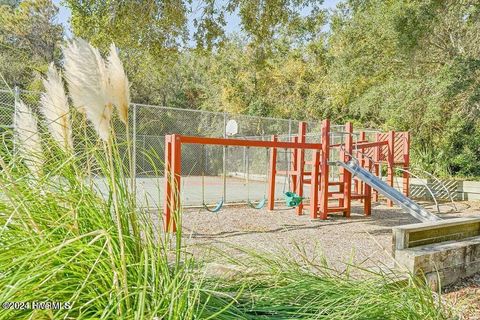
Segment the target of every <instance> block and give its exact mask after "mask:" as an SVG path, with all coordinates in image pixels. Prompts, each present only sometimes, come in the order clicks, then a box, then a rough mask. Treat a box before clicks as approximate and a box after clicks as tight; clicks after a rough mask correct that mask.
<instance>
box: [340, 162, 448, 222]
mask: <svg viewBox="0 0 480 320" xmlns="http://www.w3.org/2000/svg"><path fill="white" fill-rule="evenodd" d="M335 164H336V165H338V166H341V167H343V168H345V169H346V170H348V171H350V172H351V173H352V174H353V175H354V176H357V177H358V178H359V179H360V180H362V181H363V182H365V183H366V184H368V185H369V186H371V187H372V188H374V189H375V190H377V191H378V192H379V193H380V194H382V195H383V196H385V197H387V198H388V199H390V200H392V201H393V202H395V203H396V204H397V205H399V206H400V207H402V209H404V210H405V211H407V212H408V213H409V214H410V215H411V216H413V217H415V218H417V219H418V220H420V221H423V222H425V221H439V220H442V219H441V218H439V217H438V216H436V215H435V214H433V213H430V212H428V211H427V210H425V209H424V208H423V207H422V206H420V205H419V204H417V203H416V202H415V201H412V200H411V199H410V198H408V197H406V196H404V195H403V194H402V193H401V192H399V191H398V190H397V189H395V188H393V187H391V186H389V185H388V184H386V183H385V182H383V181H382V180H381V179H379V178H378V177H377V176H375V175H374V174H372V173H371V172H369V171H368V170H366V169H364V168H362V167H361V166H359V164H358V161H356V159H353V160H350V161H348V162H342V161H336V162H335Z"/></svg>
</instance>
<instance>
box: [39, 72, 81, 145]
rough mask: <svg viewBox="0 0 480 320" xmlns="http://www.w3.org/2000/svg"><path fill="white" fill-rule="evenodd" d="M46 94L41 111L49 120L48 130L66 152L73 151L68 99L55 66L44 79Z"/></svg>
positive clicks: (44, 94) (41, 101)
mask: <svg viewBox="0 0 480 320" xmlns="http://www.w3.org/2000/svg"><path fill="white" fill-rule="evenodd" d="M43 85H44V87H45V92H44V93H42V96H41V98H40V103H41V106H42V108H41V111H42V113H43V114H44V115H45V118H46V119H47V125H48V129H49V130H50V133H51V134H52V136H53V138H54V139H55V140H56V141H57V142H58V143H59V144H60V147H62V148H63V149H64V150H65V151H67V150H68V149H70V150H71V149H72V147H73V145H72V128H71V125H70V118H69V108H68V98H67V95H66V94H65V88H64V86H63V81H62V77H61V76H60V74H59V73H58V71H57V69H56V68H55V66H54V65H53V63H52V64H50V66H49V68H48V72H47V77H46V79H43Z"/></svg>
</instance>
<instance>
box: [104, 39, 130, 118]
mask: <svg viewBox="0 0 480 320" xmlns="http://www.w3.org/2000/svg"><path fill="white" fill-rule="evenodd" d="M107 69H108V76H109V79H110V88H111V90H112V93H111V97H112V102H113V104H114V105H115V106H116V107H117V110H118V114H119V117H120V120H122V121H123V123H125V125H128V123H127V121H128V106H129V104H130V92H129V88H128V79H127V76H126V74H125V70H124V69H123V64H122V62H121V61H120V58H119V57H118V53H117V48H116V47H115V44H113V43H112V44H111V45H110V55H109V56H108V66H107Z"/></svg>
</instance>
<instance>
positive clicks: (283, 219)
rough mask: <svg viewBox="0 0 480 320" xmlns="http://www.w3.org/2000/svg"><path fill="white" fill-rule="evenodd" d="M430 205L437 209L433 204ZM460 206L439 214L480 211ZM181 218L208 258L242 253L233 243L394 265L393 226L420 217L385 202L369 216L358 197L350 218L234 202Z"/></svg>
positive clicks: (196, 248) (198, 251)
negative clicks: (215, 250)
mask: <svg viewBox="0 0 480 320" xmlns="http://www.w3.org/2000/svg"><path fill="white" fill-rule="evenodd" d="M424 205H426V204H424ZM426 208H427V209H429V210H430V211H431V212H434V209H433V207H431V206H428V205H426ZM457 208H458V210H459V212H458V213H447V212H448V211H450V210H451V207H449V206H448V205H447V204H445V205H441V206H440V209H441V211H442V212H443V213H442V214H440V216H441V217H442V218H444V219H448V218H455V217H466V216H480V202H474V201H471V202H458V203H457ZM182 221H183V222H182V223H183V235H184V238H185V243H186V246H187V248H188V250H189V251H191V252H192V253H193V254H194V255H201V256H203V257H204V258H205V255H207V256H208V254H209V252H210V251H211V249H212V248H218V249H221V250H223V251H227V252H229V253H232V254H234V255H236V254H241V252H240V251H239V250H237V249H235V248H232V246H237V247H241V248H246V249H253V250H256V251H260V252H265V253H279V252H282V251H283V252H285V251H286V252H288V253H290V254H291V255H292V256H293V257H295V256H297V257H299V255H303V254H304V253H305V254H307V255H308V257H309V258H311V259H320V258H321V256H322V255H324V256H325V257H326V258H327V260H328V261H329V263H330V264H331V266H332V267H334V268H337V269H340V270H342V269H344V268H345V266H346V265H345V263H352V262H353V263H355V264H356V265H361V266H363V267H372V266H378V265H384V266H388V267H393V260H392V258H391V257H390V254H391V249H392V248H391V247H392V232H391V228H392V227H393V226H398V225H404V224H410V223H416V222H418V221H417V220H415V219H414V218H412V217H411V216H410V215H409V214H407V213H405V212H403V211H402V210H401V209H399V208H398V207H393V208H388V207H387V206H385V205H383V204H381V205H380V204H375V205H374V207H373V213H372V215H371V216H370V217H366V216H364V215H363V213H362V207H361V204H360V203H357V202H354V203H353V206H352V216H351V218H350V219H346V218H344V217H343V216H341V215H330V216H329V220H326V221H322V220H311V219H310V217H309V215H308V212H307V210H304V215H301V216H297V215H296V214H295V211H294V210H291V209H290V210H289V209H286V208H284V207H279V209H278V210H275V211H271V212H269V211H267V210H266V209H261V210H255V209H251V208H249V207H247V206H235V207H224V208H223V209H222V210H221V211H220V212H218V213H210V212H207V211H205V210H202V209H185V211H184V212H183V219H182ZM296 247H299V248H302V249H303V250H302V252H299V250H298V249H296Z"/></svg>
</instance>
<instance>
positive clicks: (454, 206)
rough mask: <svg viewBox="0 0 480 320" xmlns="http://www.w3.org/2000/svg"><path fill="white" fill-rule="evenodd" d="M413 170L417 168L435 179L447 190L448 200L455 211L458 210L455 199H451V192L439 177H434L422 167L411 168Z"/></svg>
mask: <svg viewBox="0 0 480 320" xmlns="http://www.w3.org/2000/svg"><path fill="white" fill-rule="evenodd" d="M413 170H418V171H421V172H422V173H426V174H427V175H428V176H429V177H431V178H432V179H434V180H435V181H437V182H438V183H439V184H440V185H441V186H442V187H443V189H444V190H445V191H446V192H447V195H448V197H449V198H450V201H451V202H452V205H453V208H454V209H455V211H458V209H457V205H456V204H455V201H454V200H453V197H452V194H451V193H450V191H449V190H448V188H447V187H446V186H445V184H444V183H443V182H442V181H441V180H440V179H438V178H437V177H435V176H434V175H433V174H431V173H430V172H428V171H425V170H423V169H420V168H413Z"/></svg>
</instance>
